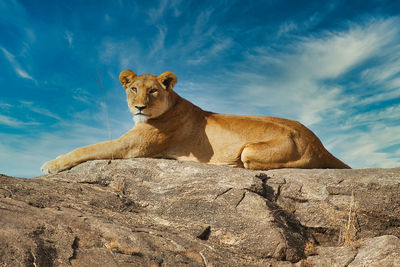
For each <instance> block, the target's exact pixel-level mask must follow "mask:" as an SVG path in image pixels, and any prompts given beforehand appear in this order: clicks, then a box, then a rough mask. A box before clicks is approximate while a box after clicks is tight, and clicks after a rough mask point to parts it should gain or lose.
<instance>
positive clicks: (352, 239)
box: [339, 192, 358, 247]
mask: <svg viewBox="0 0 400 267" xmlns="http://www.w3.org/2000/svg"><path fill="white" fill-rule="evenodd" d="M357 210H358V207H357V202H356V201H355V199H354V192H351V197H350V203H349V213H348V218H347V223H346V225H345V228H344V234H343V236H342V233H341V234H340V236H339V243H340V244H343V245H345V246H348V247H358V241H357V233H358V227H357V225H358V224H357Z"/></svg>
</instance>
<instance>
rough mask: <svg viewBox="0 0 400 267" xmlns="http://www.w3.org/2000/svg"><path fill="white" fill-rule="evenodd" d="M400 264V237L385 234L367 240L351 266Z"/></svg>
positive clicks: (373, 266)
mask: <svg viewBox="0 0 400 267" xmlns="http://www.w3.org/2000/svg"><path fill="white" fill-rule="evenodd" d="M363 266H371V267H381V266H387V267H391V266H393V267H394V266H400V239H399V238H398V237H396V236H392V235H385V236H380V237H375V238H371V239H368V240H366V241H365V242H363V244H362V245H361V247H360V249H359V251H358V254H357V256H356V257H355V259H354V261H352V262H351V263H350V265H349V267H363Z"/></svg>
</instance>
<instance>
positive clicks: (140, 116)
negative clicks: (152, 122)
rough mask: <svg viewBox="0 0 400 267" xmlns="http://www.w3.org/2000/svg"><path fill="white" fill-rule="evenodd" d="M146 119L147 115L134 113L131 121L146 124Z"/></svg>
mask: <svg viewBox="0 0 400 267" xmlns="http://www.w3.org/2000/svg"><path fill="white" fill-rule="evenodd" d="M147 119H148V117H147V115H145V114H143V113H136V114H135V115H134V116H133V120H134V122H135V123H139V122H146V121H147Z"/></svg>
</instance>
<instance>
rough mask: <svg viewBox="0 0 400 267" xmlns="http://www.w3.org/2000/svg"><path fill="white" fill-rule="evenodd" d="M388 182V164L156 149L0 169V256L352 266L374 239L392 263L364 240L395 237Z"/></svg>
mask: <svg viewBox="0 0 400 267" xmlns="http://www.w3.org/2000/svg"><path fill="white" fill-rule="evenodd" d="M399 183H400V169H365V170H299V169H290V170H289V169H283V170H273V171H250V170H245V169H240V168H230V167H226V166H214V165H207V164H201V163H195V162H180V161H174V160H165V159H131V160H113V161H111V162H110V161H104V160H102V161H100V160H99V161H90V162H86V163H83V164H80V165H78V166H76V167H74V168H72V169H71V170H68V171H64V172H61V173H59V174H55V175H46V176H40V177H37V178H34V179H20V178H12V177H7V176H0V262H1V263H4V265H5V266H35V265H36V266H104V265H106V266H184V265H187V266H311V264H314V266H343V265H346V264H347V265H348V264H352V265H349V266H361V265H354V264H363V263H364V262H366V261H363V260H366V259H367V257H366V256H363V255H364V254H365V255H372V253H370V252H368V251H369V250H371V249H372V247H371V245H369V244H371V243H369V242H372V243H373V242H375V243H379V244H383V245H380V246H378V245H377V246H375V248H376V250H377V251H378V252H377V254H376V255H377V256H376V257H373V259H374V260H375V261H376V262H377V263H379V262H381V258H379V257H380V256H379V255H389V254H390V253H391V254H390V255H392V256H393V257H392V258H393V262H395V260H396V259H397V260H398V258H399V255H398V254H396V253H394V252H393V253H392V252H390V251H392V250H390V251H389V250H387V249H386V248H385V246H384V244H389V243H388V242H389V241H382V240H380V239H379V240H380V241H379V240H378V241H379V242H377V241H372V240H375V239H376V238H386V239H387V238H389V237H388V235H390V238H389V239H390V240H391V241H390V242H392V243H393V244H394V245H393V248H395V245H396V244H397V243H396V242H397V241H395V240H392V239H393V238H397V237H399V236H400V227H399V226H400V223H399V222H400V206H399V205H400V185H399ZM382 236H383V237H382ZM386 239H385V240H386ZM361 241H362V242H361ZM385 242H387V243H385ZM344 245H346V246H344ZM397 245H398V244H397ZM387 246H389V245H387ZM380 252H381V253H382V254H379V253H380ZM385 253H386V254H385ZM374 255H375V254H374ZM389 259H391V258H390V257H389ZM359 262H360V263H359ZM382 262H383V261H382ZM388 262H390V261H388ZM383 263H384V262H383ZM368 264H369V263H368ZM376 266H377V265H376ZM388 266H390V265H388ZM393 266H396V265H393Z"/></svg>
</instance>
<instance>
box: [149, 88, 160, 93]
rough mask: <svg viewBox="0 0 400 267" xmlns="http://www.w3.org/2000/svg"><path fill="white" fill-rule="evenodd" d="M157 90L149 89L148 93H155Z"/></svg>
mask: <svg viewBox="0 0 400 267" xmlns="http://www.w3.org/2000/svg"><path fill="white" fill-rule="evenodd" d="M157 92H158V90H157V89H151V90H150V92H149V93H150V94H155V93H157Z"/></svg>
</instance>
